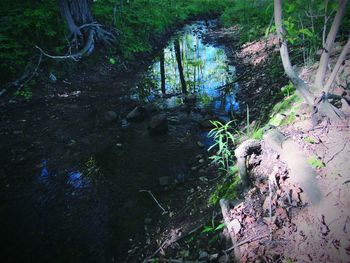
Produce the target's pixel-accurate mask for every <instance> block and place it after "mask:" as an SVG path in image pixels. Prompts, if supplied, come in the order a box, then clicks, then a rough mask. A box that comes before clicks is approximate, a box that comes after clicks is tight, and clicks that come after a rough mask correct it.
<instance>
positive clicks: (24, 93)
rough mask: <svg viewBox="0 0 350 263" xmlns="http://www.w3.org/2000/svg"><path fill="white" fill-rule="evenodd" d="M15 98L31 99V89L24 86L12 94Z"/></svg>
mask: <svg viewBox="0 0 350 263" xmlns="http://www.w3.org/2000/svg"><path fill="white" fill-rule="evenodd" d="M13 95H14V96H16V97H23V98H25V99H27V100H29V99H31V98H32V96H33V92H32V89H31V88H30V86H28V85H27V86H24V87H23V88H20V89H18V90H17V91H16V92H15V93H14V94H13Z"/></svg>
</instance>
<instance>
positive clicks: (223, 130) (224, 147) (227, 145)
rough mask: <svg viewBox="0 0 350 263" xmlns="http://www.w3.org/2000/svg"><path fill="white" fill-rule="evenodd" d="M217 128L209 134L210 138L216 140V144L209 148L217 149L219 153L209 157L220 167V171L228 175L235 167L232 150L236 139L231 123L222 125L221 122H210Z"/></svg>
mask: <svg viewBox="0 0 350 263" xmlns="http://www.w3.org/2000/svg"><path fill="white" fill-rule="evenodd" d="M210 122H211V123H212V124H213V125H214V126H215V128H213V129H212V130H211V131H210V132H209V133H208V137H212V138H214V141H215V142H214V144H213V145H212V146H210V147H209V149H208V151H210V150H211V149H214V148H215V149H217V152H216V153H215V154H213V155H212V156H210V157H209V159H211V160H212V163H213V164H215V165H217V166H218V167H219V170H221V171H224V172H225V173H226V174H229V173H230V172H231V166H233V156H232V153H231V149H232V147H233V145H234V144H235V137H234V136H233V132H232V128H231V124H232V122H233V121H230V122H228V123H226V124H222V123H221V122H220V121H210Z"/></svg>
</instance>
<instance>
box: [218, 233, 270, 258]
mask: <svg viewBox="0 0 350 263" xmlns="http://www.w3.org/2000/svg"><path fill="white" fill-rule="evenodd" d="M268 236H269V234H263V235H260V236H252V237H248V238H247V239H245V240H243V241H241V242H239V243H237V244H236V245H234V246H232V247H230V248H229V249H226V250H225V251H224V252H226V253H227V252H230V251H232V250H233V249H235V248H238V247H240V246H243V245H244V244H247V243H251V242H254V241H257V240H259V239H262V238H265V237H268Z"/></svg>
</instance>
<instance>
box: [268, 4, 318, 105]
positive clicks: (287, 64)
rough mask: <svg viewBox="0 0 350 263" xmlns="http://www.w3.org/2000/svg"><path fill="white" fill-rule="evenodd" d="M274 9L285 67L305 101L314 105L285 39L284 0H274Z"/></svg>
mask: <svg viewBox="0 0 350 263" xmlns="http://www.w3.org/2000/svg"><path fill="white" fill-rule="evenodd" d="M274 10H275V24H276V31H277V36H278V38H279V40H280V45H281V47H280V54H281V59H282V63H283V68H284V71H285V73H286V74H287V76H288V77H289V79H290V81H291V82H292V83H293V84H294V86H295V88H296V90H297V91H298V92H299V93H300V94H301V95H302V97H303V98H304V99H305V101H306V102H307V103H308V104H309V105H313V101H314V97H313V95H312V94H311V92H310V90H309V86H308V85H307V84H306V83H305V82H304V81H303V80H302V79H300V78H299V76H298V75H297V74H296V73H295V71H294V69H293V66H292V63H291V61H290V57H289V52H288V45H287V41H286V40H285V39H284V37H283V36H284V35H285V31H284V29H283V26H282V25H283V23H282V0H275V1H274Z"/></svg>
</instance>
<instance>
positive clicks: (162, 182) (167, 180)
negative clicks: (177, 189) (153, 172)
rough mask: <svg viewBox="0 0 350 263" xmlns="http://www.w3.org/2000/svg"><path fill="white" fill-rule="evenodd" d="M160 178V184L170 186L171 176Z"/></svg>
mask: <svg viewBox="0 0 350 263" xmlns="http://www.w3.org/2000/svg"><path fill="white" fill-rule="evenodd" d="M158 180H159V184H160V186H168V185H169V183H170V180H169V176H162V177H159V179H158Z"/></svg>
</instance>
